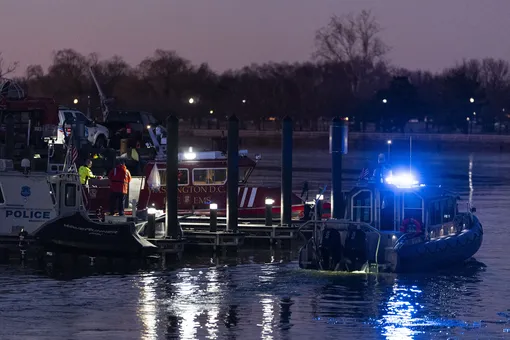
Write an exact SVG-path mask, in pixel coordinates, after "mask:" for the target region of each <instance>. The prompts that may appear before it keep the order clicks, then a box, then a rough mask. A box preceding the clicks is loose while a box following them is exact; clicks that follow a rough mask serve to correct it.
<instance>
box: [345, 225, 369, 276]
mask: <svg viewBox="0 0 510 340" xmlns="http://www.w3.org/2000/svg"><path fill="white" fill-rule="evenodd" d="M344 255H345V260H346V261H347V263H349V264H350V266H349V270H350V271H354V270H361V268H362V267H363V264H365V262H366V260H367V255H366V235H365V233H364V232H363V231H361V230H352V231H349V234H348V236H347V238H346V240H345V253H344Z"/></svg>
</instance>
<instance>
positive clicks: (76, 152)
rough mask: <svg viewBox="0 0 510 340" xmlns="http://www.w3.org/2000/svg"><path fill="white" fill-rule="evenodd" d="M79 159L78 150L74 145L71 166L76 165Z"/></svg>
mask: <svg viewBox="0 0 510 340" xmlns="http://www.w3.org/2000/svg"><path fill="white" fill-rule="evenodd" d="M77 159H78V149H77V148H76V147H75V146H74V145H73V146H71V164H76V160H77Z"/></svg>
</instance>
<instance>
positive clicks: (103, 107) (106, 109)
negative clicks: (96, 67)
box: [89, 66, 112, 122]
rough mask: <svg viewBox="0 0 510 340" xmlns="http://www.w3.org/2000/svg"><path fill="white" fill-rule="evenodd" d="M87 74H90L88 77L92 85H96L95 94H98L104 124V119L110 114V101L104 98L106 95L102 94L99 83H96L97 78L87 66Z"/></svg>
mask: <svg viewBox="0 0 510 340" xmlns="http://www.w3.org/2000/svg"><path fill="white" fill-rule="evenodd" d="M89 72H90V76H91V77H92V80H93V81H94V84H95V85H96V88H97V92H98V94H99V101H100V102H101V111H102V113H103V122H105V121H106V119H107V118H108V114H109V113H110V108H109V104H111V102H112V100H111V99H108V98H106V95H105V94H104V92H103V89H102V88H101V86H100V85H99V82H98V81H97V78H96V76H95V74H94V71H93V70H92V67H91V66H89ZM89 118H90V117H89Z"/></svg>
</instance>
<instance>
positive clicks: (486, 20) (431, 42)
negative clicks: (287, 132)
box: [0, 0, 510, 75]
mask: <svg viewBox="0 0 510 340" xmlns="http://www.w3.org/2000/svg"><path fill="white" fill-rule="evenodd" d="M0 1H1V2H0V29H1V31H2V32H3V34H2V39H1V41H2V45H1V47H0V51H2V52H3V55H4V58H5V59H6V60H7V61H16V60H17V61H19V62H20V69H19V72H17V73H18V74H20V75H21V74H23V72H24V70H25V68H26V66H27V65H29V64H42V65H43V66H44V67H45V68H46V67H47V66H48V65H49V63H50V59H51V52H52V51H53V50H58V49H62V48H74V49H76V50H77V51H79V52H81V53H84V54H87V53H90V52H98V53H99V54H100V57H101V58H108V57H111V56H112V55H114V54H118V55H121V56H122V57H124V58H125V60H126V61H128V62H129V63H132V64H137V63H139V62H140V61H141V60H142V59H143V58H144V57H146V56H148V55H151V54H152V53H153V51H154V50H155V49H157V48H162V49H169V50H176V51H177V52H178V53H179V54H180V55H181V56H183V57H185V58H187V59H190V60H191V61H192V62H194V63H200V62H208V63H209V65H210V66H211V67H212V68H213V69H214V70H216V71H223V70H225V69H228V68H239V67H242V66H243V65H247V64H250V63H263V62H268V61H275V62H280V61H288V62H294V61H305V60H309V59H310V56H311V53H312V52H313V48H314V44H313V37H314V32H315V31H316V30H317V29H318V28H320V27H321V26H324V25H325V24H326V23H327V22H328V18H329V17H330V16H331V15H332V14H337V15H342V14H347V13H349V12H359V11H360V10H362V9H371V10H372V11H373V13H374V14H375V16H376V17H377V18H378V20H379V22H380V24H381V25H382V27H383V28H384V31H383V33H382V38H383V39H384V40H385V42H386V43H387V44H388V45H390V46H391V47H392V51H391V52H390V54H389V59H390V61H391V62H392V63H394V64H396V65H400V66H403V67H408V68H422V69H429V70H432V71H438V70H440V69H442V68H443V67H445V66H450V65H453V64H454V63H455V62H456V61H460V60H462V58H483V57H494V58H503V59H510V44H509V38H508V35H509V33H510V20H509V19H508V18H510V0H485V1H481V0H427V1H424V0H420V1H417V0H366V1H363V0H352V1H348V0H329V1H327V0H273V1H269V0H257V1H254V0H250V1H249V0H180V1H177V0H0Z"/></svg>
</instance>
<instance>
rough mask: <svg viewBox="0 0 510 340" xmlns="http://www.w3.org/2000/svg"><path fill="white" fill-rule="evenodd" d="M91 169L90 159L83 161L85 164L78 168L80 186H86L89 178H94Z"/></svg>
mask: <svg viewBox="0 0 510 340" xmlns="http://www.w3.org/2000/svg"><path fill="white" fill-rule="evenodd" d="M91 167H92V161H91V160H90V159H87V160H86V161H85V164H83V165H82V166H80V169H79V170H78V174H79V175H80V183H81V184H82V185H86V184H87V183H88V181H89V179H90V178H96V176H94V174H93V173H92V170H90V168H91Z"/></svg>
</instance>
